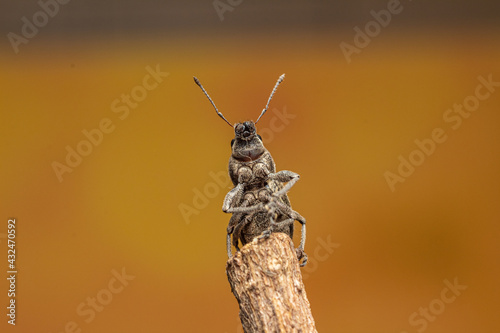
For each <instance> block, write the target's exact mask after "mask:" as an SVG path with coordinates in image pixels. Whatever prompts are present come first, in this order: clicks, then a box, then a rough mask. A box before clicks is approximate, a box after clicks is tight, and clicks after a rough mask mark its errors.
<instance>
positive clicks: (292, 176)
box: [267, 170, 300, 198]
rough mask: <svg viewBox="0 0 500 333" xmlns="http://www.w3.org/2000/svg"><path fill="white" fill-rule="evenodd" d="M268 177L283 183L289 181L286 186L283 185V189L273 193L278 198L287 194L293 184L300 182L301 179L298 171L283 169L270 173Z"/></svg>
mask: <svg viewBox="0 0 500 333" xmlns="http://www.w3.org/2000/svg"><path fill="white" fill-rule="evenodd" d="M267 177H268V178H269V179H271V180H276V181H279V182H281V183H287V184H286V185H285V186H283V188H282V189H281V190H279V191H278V192H275V193H273V196H275V197H278V198H279V197H281V196H283V195H284V194H286V193H287V192H288V191H290V189H291V188H292V186H293V185H295V183H296V182H298V181H299V179H300V176H299V174H298V173H295V172H292V171H288V170H282V171H278V172H275V173H270V174H269V175H268V176H267Z"/></svg>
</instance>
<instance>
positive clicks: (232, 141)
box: [231, 139, 234, 147]
mask: <svg viewBox="0 0 500 333" xmlns="http://www.w3.org/2000/svg"><path fill="white" fill-rule="evenodd" d="M233 143H234V139H232V140H231V147H232V146H233Z"/></svg>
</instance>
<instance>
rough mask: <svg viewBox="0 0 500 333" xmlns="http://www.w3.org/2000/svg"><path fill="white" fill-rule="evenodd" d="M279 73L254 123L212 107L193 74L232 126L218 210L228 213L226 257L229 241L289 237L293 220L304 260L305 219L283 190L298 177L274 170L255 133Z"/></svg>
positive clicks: (242, 241)
mask: <svg viewBox="0 0 500 333" xmlns="http://www.w3.org/2000/svg"><path fill="white" fill-rule="evenodd" d="M284 78H285V74H283V75H281V76H280V77H279V79H278V81H277V82H276V84H275V86H274V89H273V90H272V92H271V95H270V96H269V99H268V101H267V104H266V106H265V108H264V109H263V110H262V112H261V113H260V115H259V117H258V118H257V120H256V121H255V122H253V121H251V120H250V121H245V122H241V123H236V124H234V125H232V124H231V123H230V122H229V121H228V120H227V119H226V118H225V117H224V116H223V114H222V113H221V112H219V110H218V109H217V107H216V106H215V104H214V102H213V101H212V99H211V98H210V96H209V95H208V93H207V92H206V90H205V89H204V88H203V86H202V85H201V83H200V81H199V80H198V79H197V78H196V77H194V81H195V83H196V84H197V85H198V86H199V87H200V88H201V90H202V91H203V93H204V94H205V96H206V97H207V98H208V100H209V101H210V103H211V104H212V106H213V107H214V109H215V111H216V112H217V114H218V115H219V117H221V118H222V119H223V120H224V121H225V122H226V123H227V124H228V125H229V126H231V127H233V128H234V134H235V136H234V139H232V140H231V156H230V158H229V177H230V178H231V181H232V183H233V185H234V188H233V189H231V190H230V191H229V192H228V193H227V195H226V196H225V198H224V202H223V204H222V211H223V212H225V213H230V214H232V216H231V219H230V220H229V224H228V227H227V237H226V246H227V253H228V256H229V257H231V256H232V250H231V236H232V244H233V245H234V247H235V248H236V250H239V246H238V244H239V242H241V244H242V245H245V244H247V243H249V242H251V241H252V240H253V239H254V238H255V237H259V238H267V237H269V236H270V235H271V233H272V232H283V233H285V234H287V235H288V236H290V238H293V231H294V222H295V221H298V222H299V223H300V224H301V225H302V228H301V239H300V244H299V247H298V248H297V249H296V253H297V258H298V259H299V262H300V265H301V266H304V265H305V264H306V263H307V255H306V254H305V252H304V246H305V241H306V219H305V218H304V217H302V216H301V215H300V214H299V213H297V212H296V211H294V210H293V209H292V206H291V203H290V200H289V199H288V195H287V192H288V191H289V190H290V189H291V188H292V186H293V185H295V183H296V182H297V181H298V180H299V178H300V176H299V175H298V174H297V173H295V172H292V171H288V170H282V171H278V172H276V164H275V162H274V160H273V158H272V156H271V153H270V152H269V151H268V150H267V149H266V148H265V147H264V143H263V142H262V137H261V136H260V135H258V134H257V129H256V124H257V122H258V121H259V120H260V118H261V117H262V116H263V115H264V114H265V113H266V111H267V109H268V107H269V103H270V102H271V99H272V97H273V95H274V93H275V92H276V89H277V88H278V86H279V84H280V83H281V82H282V81H283V80H284Z"/></svg>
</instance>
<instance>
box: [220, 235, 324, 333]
mask: <svg viewBox="0 0 500 333" xmlns="http://www.w3.org/2000/svg"><path fill="white" fill-rule="evenodd" d="M226 273H227V277H228V280H229V284H230V285H231V291H232V292H233V294H234V296H235V297H236V300H237V301H238V304H239V306H240V319H241V324H242V325H243V330H244V331H245V332H246V333H254V332H255V333H257V332H258V333H260V332H303V333H306V332H317V331H316V327H315V324H314V319H313V316H312V313H311V306H310V304H309V301H308V300H307V295H306V290H305V288H304V283H303V282H302V275H301V273H300V268H299V262H298V260H297V256H296V254H295V250H294V247H293V243H292V240H291V239H290V237H288V236H287V235H285V234H283V233H273V234H271V236H270V237H269V238H267V239H261V240H259V239H258V238H255V239H254V240H253V241H252V242H251V243H248V244H246V245H245V246H244V247H243V248H242V249H241V250H240V251H239V252H237V253H236V254H235V255H234V256H233V257H231V258H230V259H229V260H228V262H227V265H226Z"/></svg>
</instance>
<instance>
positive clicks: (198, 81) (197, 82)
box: [193, 76, 233, 127]
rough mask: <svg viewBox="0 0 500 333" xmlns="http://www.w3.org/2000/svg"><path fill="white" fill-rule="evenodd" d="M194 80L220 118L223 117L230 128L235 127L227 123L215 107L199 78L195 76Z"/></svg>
mask: <svg viewBox="0 0 500 333" xmlns="http://www.w3.org/2000/svg"><path fill="white" fill-rule="evenodd" d="M193 78H194V82H195V83H196V84H197V85H198V87H200V88H201V90H202V91H203V93H204V94H205V96H207V98H208V100H209V101H210V103H212V105H213V107H214V109H215V112H217V114H218V115H219V117H221V118H222V119H224V121H225V122H226V123H228V125H229V126H231V127H233V125H231V123H230V122H229V121H227V119H226V118H224V116H223V115H222V113H220V112H219V110H217V107H216V106H215V104H214V102H213V101H212V99H211V98H210V96H208V93H207V92H206V91H205V88H203V86H202V85H201V83H200V80H198V78H197V77H196V76H193Z"/></svg>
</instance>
